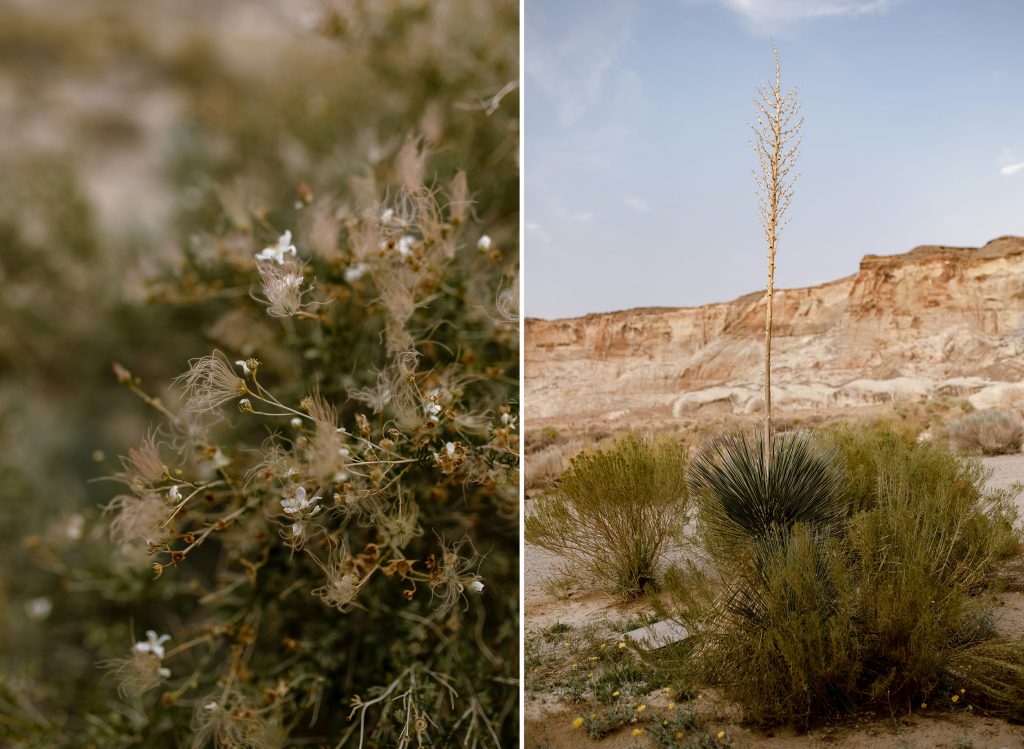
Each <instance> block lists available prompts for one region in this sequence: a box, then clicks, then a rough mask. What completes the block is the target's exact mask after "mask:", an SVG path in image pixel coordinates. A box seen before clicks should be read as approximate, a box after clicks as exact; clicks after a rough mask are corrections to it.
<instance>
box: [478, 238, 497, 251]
mask: <svg viewBox="0 0 1024 749" xmlns="http://www.w3.org/2000/svg"><path fill="white" fill-rule="evenodd" d="M492 244H493V242H492V241H491V238H490V236H488V235H487V234H484V235H483V236H481V237H480V239H478V240H476V248H477V249H478V250H480V252H487V251H488V250H490V249H491V245H492Z"/></svg>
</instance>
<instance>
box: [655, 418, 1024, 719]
mask: <svg viewBox="0 0 1024 749" xmlns="http://www.w3.org/2000/svg"><path fill="white" fill-rule="evenodd" d="M832 436H833V442H834V443H835V445H836V449H837V451H838V454H837V456H836V457H837V459H838V461H839V462H838V463H837V467H838V466H844V465H845V467H846V471H847V475H848V476H849V480H848V482H847V484H846V491H844V492H841V493H840V497H842V498H843V500H844V503H843V504H846V503H848V506H847V507H844V508H843V509H844V514H845V515H846V516H847V520H846V522H845V523H843V524H841V525H838V526H836V525H832V526H827V525H826V526H824V528H825V530H824V531H823V530H822V526H819V527H818V528H815V527H813V526H810V525H808V524H804V523H796V524H793V525H791V526H790V527H789V529H788V530H780V531H778V532H771V533H764V532H762V533H761V534H760V535H759V536H754V537H753V538H752V541H751V542H750V543H748V544H747V546H746V547H745V549H744V550H743V551H741V552H739V553H737V554H734V555H732V556H729V555H724V554H721V553H717V552H716V550H714V549H706V551H708V552H709V555H710V556H711V557H712V559H713V560H714V565H713V568H712V569H711V570H710V571H707V570H702V569H698V568H697V567H695V566H693V565H691V566H690V568H689V569H688V570H676V571H674V572H673V573H672V574H671V575H670V576H669V578H668V587H669V589H670V590H671V591H672V593H673V599H674V603H673V604H671V605H670V606H669V608H668V609H667V612H669V613H672V612H674V614H675V615H676V616H677V618H679V619H680V620H681V621H682V623H683V624H684V625H685V626H687V627H688V628H689V630H690V632H691V637H690V638H689V640H688V641H687V642H688V645H689V646H690V647H689V649H688V650H680V651H678V652H677V653H676V658H675V662H674V663H673V664H671V666H670V665H669V663H668V662H667V661H665V665H666V667H671V668H672V670H673V672H674V673H675V674H676V676H677V678H679V679H680V680H681V681H682V682H683V683H689V684H714V685H718V686H721V687H722V688H724V690H725V691H726V693H727V695H728V696H730V697H732V698H733V699H736V700H737V701H739V702H740V703H741V704H742V705H743V706H744V707H745V709H746V710H747V712H748V715H749V717H750V718H752V719H753V720H756V721H758V722H762V723H768V724H772V723H799V724H804V725H806V724H807V723H809V722H810V721H812V720H814V719H815V718H818V717H822V716H828V715H834V714H836V713H839V712H845V711H848V710H851V709H854V708H860V707H886V708H889V709H893V708H898V707H901V706H903V707H905V706H909V705H911V704H914V703H917V702H928V701H931V700H930V698H931V696H932V695H933V694H937V693H939V692H941V690H943V689H945V688H948V687H949V686H950V685H951V684H952V683H953V682H956V684H957V686H958V687H962V688H965V689H966V690H967V692H968V693H971V694H972V695H973V698H972V699H974V700H975V701H976V702H975V704H977V705H978V706H979V708H980V709H990V710H992V711H994V712H999V713H1001V714H1004V715H1013V716H1015V717H1017V718H1020V717H1021V716H1022V715H1024V713H1022V712H1021V708H1022V707H1024V703H1021V701H1020V698H1019V697H1020V695H1019V690H1017V691H1015V688H1014V687H1012V684H1013V678H1014V677H1015V675H1017V674H1019V672H1020V663H1021V661H1020V652H1021V650H1020V646H1019V643H1018V644H1009V643H1007V642H1005V641H1000V640H997V639H993V632H992V622H993V605H994V601H993V598H992V596H991V592H992V590H993V587H994V586H995V585H996V584H997V580H996V575H995V573H996V571H997V569H998V564H999V562H1000V560H1002V559H1005V558H1006V557H1007V556H1009V555H1011V554H1013V553H1015V551H1016V550H1017V548H1018V534H1017V532H1016V531H1015V530H1014V528H1013V522H1014V520H1015V518H1016V515H1015V513H1014V511H1013V509H1012V506H1011V504H1010V497H1009V496H1008V495H1006V494H1005V493H998V492H997V493H986V492H985V491H984V489H983V483H984V479H985V474H984V472H983V471H982V470H981V469H980V466H978V465H977V464H975V463H970V462H967V463H963V462H961V461H960V460H959V459H958V458H957V457H956V456H955V455H953V454H952V453H950V452H949V450H948V449H946V448H944V447H942V446H940V445H935V444H927V443H924V444H916V443H914V442H913V441H911V440H909V439H907V438H906V437H905V436H900V435H897V434H894V433H892V432H889V431H879V430H877V428H872V427H861V428H858V429H851V428H847V429H840V430H833V432H832ZM840 475H842V473H841V474H840ZM841 506H842V505H841ZM701 517H702V519H703V517H704V515H702V516H701ZM700 537H701V539H702V541H703V542H704V543H710V542H712V541H713V540H714V539H717V538H719V536H718V535H717V534H716V533H714V532H712V533H708V532H706V531H705V530H704V529H702V530H701V534H700Z"/></svg>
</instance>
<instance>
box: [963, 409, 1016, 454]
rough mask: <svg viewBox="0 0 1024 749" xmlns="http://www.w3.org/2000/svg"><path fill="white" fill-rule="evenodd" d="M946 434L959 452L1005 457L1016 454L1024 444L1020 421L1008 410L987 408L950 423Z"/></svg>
mask: <svg viewBox="0 0 1024 749" xmlns="http://www.w3.org/2000/svg"><path fill="white" fill-rule="evenodd" d="M948 432H949V439H950V441H951V442H952V443H953V445H954V446H955V447H956V448H957V449H958V450H962V451H963V452H966V453H972V454H975V455H977V454H981V455H1009V454H1011V453H1019V452H1020V446H1021V442H1022V441H1024V421H1021V419H1020V417H1019V416H1017V415H1016V414H1013V413H1010V412H1009V411H1002V410H1000V409H997V408H987V409H985V410H984V411H974V412H973V413H969V414H967V415H966V416H964V417H963V418H962V419H960V420H959V421H956V422H953V423H952V424H950V426H949V430H948Z"/></svg>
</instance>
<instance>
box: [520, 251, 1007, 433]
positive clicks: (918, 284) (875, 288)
mask: <svg viewBox="0 0 1024 749" xmlns="http://www.w3.org/2000/svg"><path fill="white" fill-rule="evenodd" d="M775 304H776V308H775V310H776V311H775V334H774V337H773V344H772V346H773V370H772V371H773V402H774V405H775V407H776V412H777V413H782V414H784V413H786V412H787V411H807V410H821V409H828V410H835V409H848V408H857V407H861V406H872V405H878V404H880V403H886V402H891V401H899V400H914V399H917V400H921V399H925V398H929V397H940V396H949V397H954V398H964V399H967V400H969V401H970V402H971V403H972V404H974V405H975V406H976V407H988V406H993V405H1013V404H1016V403H1018V402H1019V403H1021V404H1024V237H1000V238H999V239H995V240H993V241H991V242H989V243H988V244H986V245H985V246H984V247H979V248H963V247H939V246H924V247H918V248H916V249H914V250H912V251H911V252H908V253H907V254H905V255H893V256H878V255H868V256H866V257H865V258H864V259H863V260H862V261H861V264H860V270H858V271H857V273H855V274H854V275H852V276H848V277H847V278H842V279H840V280H838V281H833V282H831V283H826V284H822V285H819V286H813V287H810V288H804V289H787V290H782V291H778V292H777V293H776V303H775ZM525 335H526V351H525V358H526V398H525V404H526V416H527V418H528V419H529V420H530V422H531V424H533V425H538V424H545V423H558V424H571V423H577V424H584V423H588V424H593V423H600V422H605V423H608V424H612V423H618V424H628V425H641V424H643V423H646V422H658V421H663V420H668V419H672V418H676V419H678V418H680V417H684V416H687V415H700V414H707V413H738V414H739V413H751V412H755V411H757V410H758V409H760V408H761V393H760V390H761V387H762V380H761V377H762V375H761V371H762V369H761V367H762V358H763V339H764V294H763V293H762V292H757V293H754V294H749V295H747V296H744V297H740V298H739V299H736V300H734V301H731V302H725V303H721V304H709V305H705V306H703V307H692V308H680V309H635V310H627V311H623V312H611V313H606V314H595V315H587V316H586V317H580V318H575V319H568V320H537V319H528V320H527V321H526V332H525Z"/></svg>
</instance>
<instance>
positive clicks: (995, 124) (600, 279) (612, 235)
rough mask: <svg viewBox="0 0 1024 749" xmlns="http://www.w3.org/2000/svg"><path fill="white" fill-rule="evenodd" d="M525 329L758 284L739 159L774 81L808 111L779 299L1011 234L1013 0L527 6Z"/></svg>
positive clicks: (1021, 127) (749, 181)
mask: <svg viewBox="0 0 1024 749" xmlns="http://www.w3.org/2000/svg"><path fill="white" fill-rule="evenodd" d="M525 6H526V7H525V19H524V23H525V37H526V41H525V45H526V46H525V55H524V62H525V68H526V75H525V92H524V96H525V131H524V132H525V139H524V165H525V169H524V175H525V190H526V200H525V223H526V234H525V242H524V253H525V261H524V265H525V279H526V280H525V284H526V285H525V297H526V314H527V315H530V316H534V317H544V318H556V317H568V316H575V315H582V314H585V313H588V312H601V311H608V310H617V309H627V308H630V307H641V306H692V305H699V304H705V303H708V302H714V301H725V300H728V299H732V298H734V297H736V296H739V295H740V294H744V293H748V292H751V291H754V290H756V289H758V288H761V287H763V285H764V283H765V265H766V259H765V249H764V246H763V240H762V238H761V229H760V225H759V223H758V217H757V212H756V199H755V194H754V182H753V177H752V175H751V169H752V168H753V166H754V164H755V157H754V154H753V152H752V151H751V150H750V147H749V145H748V141H749V137H750V131H749V124H748V123H749V122H750V121H751V120H752V118H753V104H752V100H753V96H754V94H755V92H756V89H757V85H758V82H759V81H760V79H761V78H762V77H768V76H770V75H771V74H772V72H773V60H772V52H771V48H772V39H773V38H774V41H775V43H776V45H777V46H778V49H779V53H780V55H781V57H782V75H783V86H784V87H785V88H789V87H791V86H794V85H795V86H798V87H799V89H800V92H801V100H802V102H803V113H804V116H805V117H806V124H805V126H804V141H803V148H802V155H801V159H800V162H799V166H798V170H799V172H800V175H801V176H800V179H799V182H798V183H797V187H796V196H795V198H794V201H793V205H792V208H791V210H790V224H789V225H788V226H787V228H786V230H785V231H784V233H783V234H782V238H781V243H780V250H779V256H778V269H777V273H776V284H777V286H779V287H794V286H806V285H812V284H816V283H820V282H823V281H829V280H833V279H836V278H840V277H842V276H845V275H849V274H850V273H853V272H855V271H856V270H857V265H858V262H859V261H860V258H861V257H862V256H863V255H865V254H869V253H872V254H896V253H901V252H906V251H908V250H910V249H911V248H913V247H914V246H916V245H920V244H949V245H966V246H976V245H980V244H983V243H985V242H986V241H988V240H989V239H993V238H995V237H997V236H1000V235H1003V234H1021V235H1024V2H1022V1H1021V0H636V1H635V2H627V1H626V0H526V3H525Z"/></svg>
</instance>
